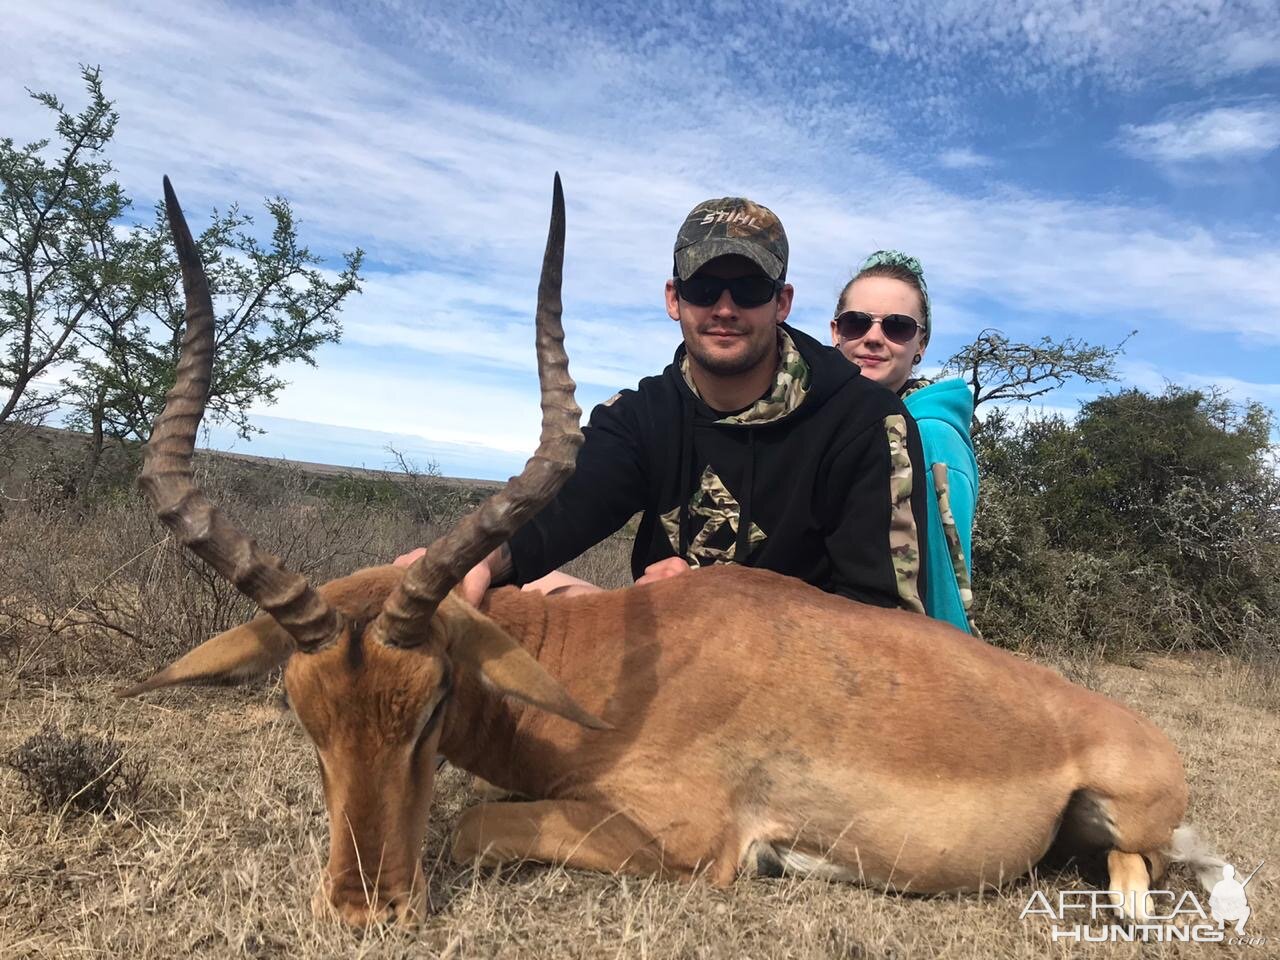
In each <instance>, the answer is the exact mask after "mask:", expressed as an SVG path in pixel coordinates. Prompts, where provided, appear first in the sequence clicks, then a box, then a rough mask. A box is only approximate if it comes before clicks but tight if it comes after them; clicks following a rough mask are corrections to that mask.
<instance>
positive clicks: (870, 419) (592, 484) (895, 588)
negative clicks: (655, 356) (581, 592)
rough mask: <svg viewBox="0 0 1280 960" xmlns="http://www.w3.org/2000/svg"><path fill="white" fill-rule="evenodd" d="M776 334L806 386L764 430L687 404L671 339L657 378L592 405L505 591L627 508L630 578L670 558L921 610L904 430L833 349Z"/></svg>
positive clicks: (915, 465)
mask: <svg viewBox="0 0 1280 960" xmlns="http://www.w3.org/2000/svg"><path fill="white" fill-rule="evenodd" d="M781 330H783V331H785V333H786V334H787V335H788V336H789V337H790V338H791V342H792V343H793V344H794V346H795V348H796V350H798V352H799V355H800V357H801V358H802V359H803V361H804V365H805V366H807V368H808V371H809V379H808V389H807V391H806V392H805V393H804V396H803V399H802V400H800V401H799V402H798V404H796V405H795V406H794V408H793V409H789V410H784V411H782V412H781V413H780V415H778V416H777V417H775V418H773V419H770V420H768V421H767V422H758V421H757V422H746V423H737V422H726V417H725V415H724V414H723V413H719V412H717V411H715V410H713V409H711V408H710V407H709V406H707V405H706V404H705V403H704V402H703V401H702V400H701V399H699V398H698V396H697V395H696V394H695V393H694V391H693V390H691V389H690V386H689V383H688V382H687V381H686V379H685V376H684V374H683V373H682V372H681V370H682V361H683V359H684V349H685V348H684V346H683V344H682V345H681V346H680V347H679V348H678V349H677V350H676V355H675V360H674V361H673V362H672V363H671V365H670V366H668V367H667V368H666V369H665V370H664V371H663V372H662V374H661V375H660V376H656V377H646V378H645V379H644V380H641V381H640V384H639V386H638V387H637V388H636V389H635V390H624V391H622V392H621V393H620V394H618V395H617V396H616V397H614V398H613V399H611V400H609V401H607V402H605V403H603V404H601V405H600V406H598V407H596V408H595V410H593V411H592V413H591V420H590V422H589V424H588V425H587V426H586V427H585V428H584V431H583V432H584V435H585V441H584V443H583V445H582V448H581V450H580V451H579V453H578V460H577V467H576V469H575V470H574V473H573V476H572V477H570V478H569V481H568V483H566V484H565V486H564V488H563V489H562V490H561V491H560V493H559V494H558V495H557V496H556V498H555V499H554V500H553V501H552V502H551V503H550V504H548V505H547V506H546V507H545V508H544V509H543V510H542V511H541V512H540V513H539V514H538V515H537V516H535V517H534V518H533V519H532V520H531V521H529V523H527V524H525V526H524V527H522V528H521V529H520V530H519V531H517V533H516V534H515V536H514V537H512V539H511V541H510V547H511V555H512V564H513V569H514V582H516V583H528V582H529V581H531V580H536V579H537V578H539V577H541V576H543V575H545V574H547V573H549V572H551V571H552V570H554V569H556V568H557V567H558V566H560V565H561V564H563V563H566V562H568V561H569V560H572V559H573V558H574V557H576V556H578V555H579V554H581V553H583V552H584V551H585V550H587V549H588V548H590V547H591V546H593V545H594V544H596V543H599V542H600V541H601V540H603V539H604V538H605V537H607V536H609V535H610V534H611V533H614V532H615V531H617V530H618V529H619V528H621V527H622V525H623V524H624V523H626V522H627V521H628V520H629V519H631V517H633V516H634V515H635V514H637V513H641V512H642V513H643V517H642V519H641V521H640V529H639V531H638V532H637V534H636V540H635V546H634V548H633V549H632V553H631V572H632V575H633V576H634V577H637V578H638V577H639V576H640V575H641V574H642V573H644V570H645V567H647V566H648V565H649V564H651V563H654V562H656V561H658V560H663V559H666V558H667V557H673V556H683V557H684V558H685V559H686V560H687V561H688V562H689V563H690V565H691V566H705V565H707V564H708V563H717V562H744V563H746V565H748V566H752V567H764V568H766V569H769V570H774V571H777V572H778V573H784V574H788V575H790V576H793V577H798V578H799V579H801V580H804V581H806V582H808V583H811V584H813V585H815V586H817V587H820V588H822V589H823V590H826V591H827V592H829V593H837V594H840V595H841V596H845V597H849V598H851V599H854V600H861V601H863V602H865V603H872V604H875V605H877V606H882V607H890V606H902V607H905V608H907V609H912V610H918V611H920V612H923V606H922V600H923V597H924V595H925V594H924V591H925V588H926V584H925V583H924V582H923V578H924V570H923V566H922V565H921V564H920V562H919V558H920V556H921V555H922V554H923V553H924V550H925V544H924V542H923V541H924V536H925V531H926V529H927V526H926V490H925V477H924V472H923V467H922V464H923V462H924V460H923V454H922V453H921V448H920V438H919V435H918V433H917V432H916V426H915V422H914V421H913V420H912V419H911V417H910V416H909V415H908V414H907V412H906V408H905V407H904V406H903V404H902V401H901V400H899V399H898V397H897V396H896V395H895V394H893V393H892V392H891V391H889V390H887V389H885V388H884V387H882V386H880V385H879V384H877V383H875V382H874V381H872V380H868V379H866V378H865V377H863V376H862V375H861V374H860V373H859V371H858V368H857V367H856V366H854V365H853V364H851V363H849V361H848V360H846V359H845V358H844V357H843V356H842V355H841V354H840V353H839V352H838V351H837V350H835V349H834V348H832V347H827V346H823V345H822V344H820V343H819V342H818V341H816V340H814V339H813V338H812V337H809V336H807V335H805V334H803V333H800V332H799V331H797V330H794V329H792V328H791V327H788V326H786V325H783V326H782V327H781ZM730 420H731V418H730ZM903 438H905V444H904V443H903V442H902V440H903ZM744 556H745V560H742V559H740V558H742V557H744Z"/></svg>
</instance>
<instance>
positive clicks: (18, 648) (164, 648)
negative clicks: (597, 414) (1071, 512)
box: [0, 476, 1280, 960]
mask: <svg viewBox="0 0 1280 960" xmlns="http://www.w3.org/2000/svg"><path fill="white" fill-rule="evenodd" d="M239 482H240V481H236V482H232V481H231V480H219V478H217V477H213V478H210V486H211V487H212V488H213V492H214V493H215V495H216V496H218V497H219V498H220V499H222V500H223V501H224V502H226V503H227V504H228V506H229V507H230V509H231V512H232V514H233V515H234V516H236V517H237V518H238V519H240V520H241V521H242V522H243V523H244V525H245V526H246V527H248V528H250V529H252V530H253V531H254V532H255V534H257V535H258V536H259V538H260V539H261V540H262V541H263V542H264V543H265V544H266V545H267V546H268V547H270V548H271V549H273V550H276V551H278V552H280V553H282V554H284V555H285V556H286V557H287V558H289V559H290V560H291V561H292V562H294V563H295V564H297V565H299V566H302V567H303V568H304V569H305V570H306V572H308V574H310V575H313V576H314V577H316V578H317V579H323V578H325V577H328V576H332V575H335V574H338V573H343V572H347V571H349V570H351V569H354V568H356V567H358V566H361V565H364V564H368V563H372V562H377V561H381V560H385V559H387V558H389V557H391V556H394V555H395V554H396V553H398V552H400V551H401V550H404V549H407V548H408V547H411V546H413V545H415V544H417V543H423V542H426V541H427V538H428V537H429V536H430V533H431V531H430V530H428V529H426V528H419V527H415V526H414V525H413V524H412V523H409V522H407V521H406V519H405V517H404V516H403V515H397V514H396V513H395V512H394V511H390V510H386V509H382V508H374V509H371V508H370V507H369V506H368V505H365V504H359V505H352V504H349V503H344V502H328V501H323V500H319V501H318V500H316V499H315V498H314V497H310V498H308V497H307V496H305V495H303V493H304V492H303V491H302V490H301V487H300V486H299V481H298V480H297V478H294V479H290V478H289V477H288V476H286V477H285V478H284V480H280V479H279V478H278V477H277V478H276V479H274V480H273V481H272V483H271V485H270V487H269V488H267V489H263V488H247V489H241V488H240V487H239V486H237V484H238V483H239ZM0 552H2V553H3V555H4V556H5V557H6V564H5V565H3V566H0V754H3V753H6V752H8V751H10V750H12V749H13V748H14V747H15V746H17V745H18V744H19V743H21V742H22V741H23V740H25V739H26V738H27V737H28V736H30V735H31V734H33V733H35V732H37V731H38V730H40V729H41V727H42V726H44V725H45V724H46V723H52V724H56V725H58V726H60V727H61V728H63V729H67V730H83V731H85V732H87V733H89V734H107V733H110V734H112V735H113V736H114V737H115V738H116V739H117V740H118V741H119V742H121V743H122V744H124V745H125V748H126V751H125V759H126V760H136V761H142V762H145V763H147V764H148V765H149V768H150V771H151V775H150V776H151V782H150V784H149V789H148V790H147V791H146V792H145V793H143V794H142V795H141V797H140V799H138V800H137V801H136V803H135V806H134V807H132V808H130V807H127V806H125V807H119V808H116V809H111V810H109V811H108V812H107V813H106V814H102V815H93V816H69V815H68V816H61V815H58V814H56V813H49V812H47V811H45V810H42V809H40V808H39V807H38V806H37V805H36V803H35V802H34V800H33V799H32V798H31V797H30V796H29V795H27V794H26V793H25V792H24V791H23V789H22V787H21V785H20V782H19V779H18V777H17V776H16V775H15V774H13V773H11V772H9V771H0V960H10V958H26V957H42V958H44V957H73V956H74V957H108V956H109V957H138V958H148V957H156V958H160V957H163V958H169V957H173V956H187V955H192V956H199V957H227V956H249V957H286V956H287V957H296V958H302V960H309V958H322V957H351V956H355V957H378V958H383V957H387V958H391V957H401V956H404V957H408V956H414V957H422V956H443V957H490V956H502V957H619V956H622V957H646V958H649V957H652V958H658V957H692V958H698V957H710V958H716V957H740V956H746V957H775V956H777V957H835V958H847V960H859V958H867V960H870V958H886V960H889V958H893V960H901V958H908V957H953V958H958V957H974V958H988V957H1001V958H1040V957H1044V956H1051V957H1055V956H1064V957H1065V956H1071V955H1074V953H1076V952H1088V951H1081V948H1078V947H1072V946H1070V945H1066V944H1062V943H1056V944H1055V943H1054V942H1053V941H1052V940H1051V938H1050V936H1049V932H1048V927H1047V925H1046V924H1045V923H1044V922H1043V921H1035V920H1031V921H1028V922H1026V923H1023V922H1020V921H1019V919H1018V914H1019V912H1020V911H1021V909H1022V907H1023V905H1024V904H1025V903H1026V900H1027V897H1028V896H1029V895H1030V893H1031V892H1032V891H1033V890H1035V889H1041V890H1043V891H1045V892H1046V893H1047V894H1048V895H1049V896H1050V897H1051V898H1052V897H1053V895H1054V894H1055V893H1056V891H1057V890H1058V889H1062V888H1066V887H1071V886H1079V885H1081V881H1080V879H1079V878H1078V877H1076V876H1075V874H1074V873H1067V874H1056V875H1049V876H1042V877H1040V878H1038V879H1036V880H1034V881H1033V880H1026V879H1024V880H1022V881H1019V882H1017V883H1015V884H1013V885H1012V886H1010V887H1009V888H1007V889H1006V890H1004V891H1002V892H1000V893H999V894H990V893H988V894H987V895H985V896H981V897H979V896H965V897H958V898H938V899H920V898H914V897H899V896H885V895H883V894H879V893H876V892H874V891H870V890H864V889H859V888H856V887H851V886H846V885H829V884H825V883H821V882H813V881H794V880H785V881H765V880H753V881H743V882H740V883H738V884H737V885H736V886H735V887H734V888H733V889H731V890H729V891H718V890H713V889H711V888H710V887H709V886H707V885H705V884H702V883H696V884H692V885H684V884H673V883H654V882H646V881H637V880H635V879H621V878H615V877H609V876H599V875H591V874H583V873H577V872H571V871H565V870H561V869H552V868H547V867H542V866H537V865H523V866H519V867H514V868H510V869H506V870H503V871H500V872H493V871H484V870H481V871H477V870H475V869H473V868H470V867H460V866H457V865H454V864H452V863H449V862H447V861H442V859H441V851H442V850H443V849H444V848H445V837H446V836H447V834H448V832H449V830H450V829H451V826H452V824H453V822H454V821H455V820H456V818H457V816H458V814H459V813H460V811H461V810H462V809H463V808H464V807H465V806H467V805H468V804H470V803H472V802H474V799H475V798H474V797H473V795H472V793H471V789H470V786H469V781H468V779H467V778H466V777H465V776H463V775H462V774H460V773H458V772H457V771H451V770H446V771H445V773H444V775H443V777H442V780H441V783H440V788H439V790H438V793H437V798H436V804H435V809H434V819H433V822H432V825H431V832H430V836H429V838H428V843H427V847H426V852H425V857H426V866H427V870H428V873H429V876H430V884H431V900H432V907H433V912H432V915H431V917H430V918H429V919H428V920H427V921H426V922H425V924H424V925H423V926H422V927H421V928H420V929H418V930H415V931H405V930H386V929H375V930H371V931H368V932H367V933H365V934H363V935H357V934H353V933H351V932H349V931H346V930H344V929H340V928H337V927H335V926H331V925H329V924H327V923H320V922H317V921H316V920H314V919H313V918H312V915H311V911H310V908H309V900H310V896H311V893H312V889H313V884H314V883H315V881H316V879H317V877H318V875H319V872H320V869H321V866H322V864H323V862H324V859H325V848H326V842H327V841H326V831H327V823H326V818H325V815H324V809H323V805H322V802H321V797H320V787H319V782H318V778H317V776H316V772H315V769H314V766H315V763H314V760H313V759H312V757H313V753H312V749H311V747H310V746H309V744H308V743H307V741H306V738H305V737H304V735H303V734H302V732H301V731H300V730H299V729H298V727H297V725H296V723H295V722H294V721H293V719H292V718H291V717H290V716H288V715H287V714H284V713H282V712H281V711H280V710H279V709H278V708H277V707H275V706H274V701H275V699H276V691H274V690H273V689H272V685H271V684H269V683H268V684H266V685H264V686H258V687H255V688H249V689H227V690H181V691H174V692H170V693H166V694H163V695H159V696H152V697H150V698H148V699H147V700H144V701H127V702H121V701H119V700H118V699H116V697H115V696H114V695H113V690H114V688H115V687H116V686H117V685H118V684H119V683H121V682H123V681H124V680H125V679H136V678H137V677H139V676H141V675H144V674H145V673H147V672H148V670H150V669H153V668H155V667H158V666H159V665H160V664H161V663H162V662H164V661H165V660H167V659H168V658H169V657H171V656H173V655H175V654H176V653H178V652H180V651H182V650H184V649H186V648H188V647H190V646H191V645H193V644H194V643H195V642H197V641H199V640H202V639H204V638H205V637H206V636H208V635H209V634H210V633H212V632H214V631H215V630H218V629H222V628H224V627H225V626H227V625H230V624H231V623H234V622H238V621H239V620H240V619H242V618H243V617H244V616H245V615H246V614H247V613H248V612H249V608H248V605H247V604H245V603H244V602H243V601H241V600H240V599H239V598H237V597H235V596H234V595H233V594H232V593H231V591H229V590H228V589H227V588H226V587H225V585H223V584H220V583H218V582H216V581H215V580H214V579H212V578H210V577H209V576H208V574H207V572H206V571H204V570H203V569H202V568H201V567H200V566H199V565H198V564H195V563H192V562H191V561H189V560H188V559H187V558H186V557H185V556H183V555H182V554H181V552H180V551H177V550H175V549H173V547H172V544H171V543H169V542H167V541H166V538H165V536H164V534H163V532H162V531H161V530H160V529H159V528H158V527H157V526H156V525H155V524H154V523H152V522H151V521H150V520H149V519H148V518H147V517H146V514H145V512H143V511H142V510H141V508H140V506H139V505H138V504H137V503H136V502H135V501H134V500H132V499H125V498H122V499H120V500H118V501H116V502H111V503H107V504H105V505H101V506H99V507H96V508H95V509H94V510H93V511H92V512H91V513H90V514H89V515H87V516H81V517H70V516H68V515H67V514H65V513H64V512H60V511H58V510H57V509H41V508H40V506H39V504H32V505H29V506H27V507H23V508H22V509H16V508H10V509H9V510H8V512H7V513H4V514H0ZM627 555H628V550H627V544H626V542H625V540H621V539H620V540H615V541H611V542H608V543H606V544H605V545H602V547H601V548H599V549H597V550H596V551H593V552H592V553H591V554H590V555H588V556H587V557H585V558H582V559H581V560H580V561H578V562H577V563H576V564H575V565H574V566H573V567H572V568H571V572H574V573H577V574H578V575H579V576H584V577H587V578H588V579H592V580H595V581H596V582H600V583H603V584H606V585H610V584H617V583H620V582H623V581H624V580H625V579H626V577H627V574H626V563H627ZM1270 663H1271V666H1268V665H1267V663H1260V664H1259V665H1257V666H1250V665H1246V664H1243V663H1241V662H1239V661H1237V660H1232V659H1229V658H1226V657H1222V656H1207V655H1206V656H1203V657H1199V658H1194V659H1192V658H1180V659H1174V658H1148V659H1145V660H1141V661H1134V662H1133V663H1132V664H1130V665H1123V666H1121V665H1115V664H1108V663H1103V662H1100V661H1096V662H1095V661H1092V660H1090V661H1088V662H1080V661H1079V660H1075V661H1070V660H1064V661H1061V662H1059V664H1058V665H1059V666H1060V668H1063V669H1067V670H1068V671H1069V672H1071V673H1072V674H1073V675H1074V676H1075V678H1076V679H1079V680H1081V681H1083V682H1085V683H1087V684H1088V685H1089V686H1092V687H1094V688H1097V689H1101V690H1103V691H1104V692H1107V693H1110V694H1112V695H1114V696H1116V697H1118V698H1119V699H1121V700H1124V701H1126V702H1128V703H1131V704H1133V705H1134V706H1136V707H1137V708H1138V709H1140V710H1142V711H1143V712H1145V713H1147V714H1148V715H1149V716H1151V717H1152V718H1153V719H1154V720H1156V721H1157V722H1158V723H1159V724H1160V725H1161V726H1162V727H1163V728H1164V729H1165V730H1167V731H1168V732H1169V733H1170V734H1171V735H1172V736H1173V738H1174V739H1175V741H1176V742H1177V743H1178V744H1179V746H1180V748H1181V750H1182V753H1183V756H1184V758H1185V760H1186V764H1187V770H1188V774H1189V777H1190V780H1191V783H1192V794H1193V808H1192V816H1193V818H1194V820H1195V821H1196V822H1197V823H1198V824H1199V825H1200V826H1201V827H1202V829H1203V830H1204V833H1205V834H1206V837H1207V838H1208V839H1209V840H1210V841H1211V842H1212V843H1213V844H1214V846H1215V847H1217V848H1218V849H1220V850H1221V851H1222V852H1223V853H1224V855H1226V856H1227V857H1228V858H1229V859H1231V860H1232V861H1233V862H1235V863H1236V865H1237V866H1240V867H1243V868H1244V869H1252V867H1253V865H1255V864H1256V863H1257V862H1258V861H1259V860H1260V859H1262V858H1264V857H1271V858H1273V860H1272V862H1273V863H1275V862H1277V860H1278V859H1280V772H1278V771H1277V767H1276V764H1275V747H1274V744H1275V743H1277V742H1280V714H1278V713H1277V702H1278V699H1277V683H1276V670H1275V667H1274V661H1270ZM1027 748H1028V749H1029V750H1034V749H1035V748H1036V745H1035V744H1028V745H1027ZM121 802H122V803H123V802H124V801H121ZM1278 875H1280V872H1278V871H1277V870H1275V869H1274V868H1273V867H1272V866H1270V865H1269V866H1268V867H1265V868H1264V869H1263V871H1262V873H1260V874H1259V876H1258V878H1257V879H1256V880H1255V881H1254V883H1253V884H1252V885H1251V886H1250V900H1251V903H1252V905H1253V907H1254V909H1255V913H1254V919H1252V920H1251V921H1250V924H1249V927H1250V930H1251V932H1252V933H1253V934H1255V935H1260V936H1266V937H1269V938H1270V944H1269V946H1268V947H1266V948H1259V949H1256V950H1249V951H1245V954H1246V955H1251V956H1258V957H1264V956H1280V902H1277V901H1278V900H1280V898H1278V897H1277V896H1276V891H1277V881H1276V880H1275V879H1274V878H1275V877H1276V876H1278ZM1188 882H1189V881H1188V878H1187V877H1185V876H1177V877H1175V878H1174V879H1173V883H1174V884H1175V885H1176V886H1177V887H1178V888H1179V889H1181V888H1184V887H1185V886H1186V885H1187V884H1188ZM1205 949H1211V948H1205V947H1196V946H1191V947H1186V946H1181V947H1180V946H1173V945H1166V946H1161V945H1146V946H1141V945H1115V946H1104V947H1100V948H1096V950H1095V951H1094V952H1097V951H1101V954H1100V955H1105V956H1108V957H1110V956H1115V957H1122V958H1131V957H1139V956H1141V957H1147V956H1154V957H1165V956H1171V957H1177V956H1184V955H1185V956H1191V955H1200V953H1201V952H1202V951H1203V950H1205Z"/></svg>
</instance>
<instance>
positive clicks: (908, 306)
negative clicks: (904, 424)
mask: <svg viewBox="0 0 1280 960" xmlns="http://www.w3.org/2000/svg"><path fill="white" fill-rule="evenodd" d="M848 310H858V311H861V312H862V313H867V314H870V315H871V316H872V317H873V318H875V319H876V320H881V319H883V318H884V317H887V316H890V315H891V314H895V313H896V314H900V315H903V316H907V317H911V318H912V319H913V320H915V321H916V323H917V324H918V325H919V329H917V330H916V333H915V336H913V337H912V338H911V339H910V340H909V341H907V342H906V343H895V342H894V341H893V340H891V339H890V338H888V337H886V336H885V335H884V330H883V327H882V324H879V323H873V324H871V329H870V330H868V331H867V332H866V333H865V334H863V335H862V336H861V337H858V338H857V339H856V340H849V339H845V338H844V337H843V336H842V335H841V331H840V328H839V326H838V325H837V324H836V321H835V320H832V321H831V343H832V345H833V346H835V347H838V348H839V350H840V352H841V353H843V354H844V355H845V356H846V357H848V358H849V359H850V360H852V361H853V362H854V363H856V364H857V365H858V366H859V367H861V368H862V375H863V376H864V377H869V378H870V379H872V380H875V381H877V382H879V383H881V384H883V385H884V386H886V387H888V388H889V389H890V390H892V391H894V392H895V393H897V392H898V391H899V390H901V389H902V386H903V384H905V383H906V382H907V380H908V379H909V378H910V377H911V367H912V366H913V361H914V360H915V357H916V354H919V355H920V356H921V357H923V356H924V350H925V348H924V347H923V346H922V345H921V340H922V339H923V336H924V326H923V324H924V304H923V303H922V302H921V300H920V294H919V293H918V292H917V291H916V289H915V288H914V287H912V286H911V285H910V284H908V283H904V282H903V281H901V280H895V279H893V278H892V277H863V278H862V279H861V280H858V281H856V282H855V283H854V284H853V285H852V286H851V287H849V289H848V291H847V292H846V293H845V295H844V299H843V300H842V301H841V302H840V309H839V310H838V311H836V313H837V316H838V315H839V314H842V313H844V312H845V311H848Z"/></svg>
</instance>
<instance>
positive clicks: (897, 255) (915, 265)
mask: <svg viewBox="0 0 1280 960" xmlns="http://www.w3.org/2000/svg"><path fill="white" fill-rule="evenodd" d="M872 267H901V268H902V269H904V270H907V271H909V272H910V273H911V275H912V276H913V277H915V278H916V280H917V282H919V284H920V293H921V294H922V295H923V297H924V342H925V343H928V342H929V335H930V334H932V333H933V311H932V308H931V307H930V306H929V285H928V284H927V283H925V282H924V267H922V266H920V261H919V260H917V259H916V258H915V257H913V256H911V255H910V254H906V253H903V252H902V251H901V250H877V251H876V252H875V253H873V254H872V255H871V256H869V257H867V259H865V260H863V261H862V266H860V267H859V268H858V273H859V274H861V273H864V272H866V271H867V270H870V269H871V268H872Z"/></svg>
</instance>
